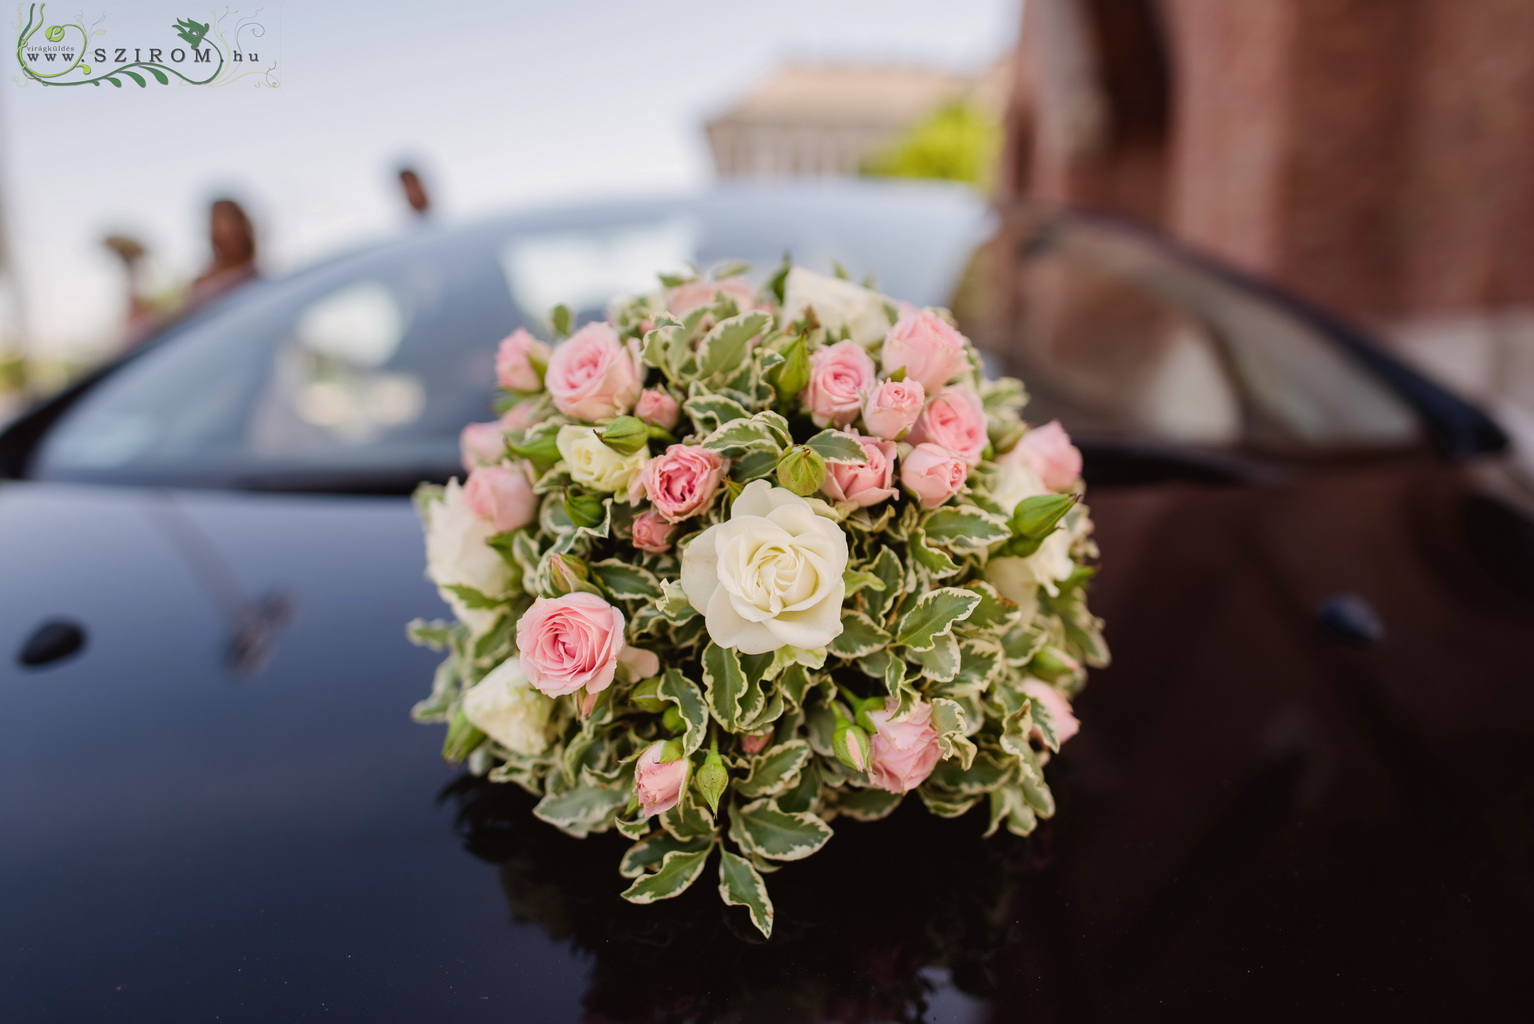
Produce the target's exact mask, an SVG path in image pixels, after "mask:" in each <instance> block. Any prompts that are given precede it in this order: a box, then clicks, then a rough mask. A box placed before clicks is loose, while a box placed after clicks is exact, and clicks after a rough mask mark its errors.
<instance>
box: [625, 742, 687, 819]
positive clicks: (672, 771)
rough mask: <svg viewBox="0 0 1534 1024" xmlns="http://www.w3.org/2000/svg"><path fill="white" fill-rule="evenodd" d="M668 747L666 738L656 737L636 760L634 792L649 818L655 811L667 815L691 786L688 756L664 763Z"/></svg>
mask: <svg viewBox="0 0 1534 1024" xmlns="http://www.w3.org/2000/svg"><path fill="white" fill-rule="evenodd" d="M665 748H666V741H665V740H656V741H655V742H654V743H652V744H650V745H649V746H648V747H646V748H645V752H644V753H643V754H640V755H639V760H638V761H635V762H634V793H635V795H636V796H638V797H639V809H640V810H641V811H643V812H644V816H645V817H646V818H648V817H650V816H651V815H652V814H664V813H665V812H667V811H669V810H671V808H673V807H675V806H676V805H677V801H679V800H681V799H682V790H683V789H685V788H686V787H687V758H685V757H679V758H677V759H676V760H675V761H667V762H666V763H665V764H662V763H661V760H660V759H661V757H662V756H663V754H664V752H665Z"/></svg>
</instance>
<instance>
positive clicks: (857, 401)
mask: <svg viewBox="0 0 1534 1024" xmlns="http://www.w3.org/2000/svg"><path fill="white" fill-rule="evenodd" d="M873 383H874V361H873V359H871V358H870V357H869V355H868V353H867V352H865V351H864V350H863V346H861V345H859V344H858V343H857V342H855V341H838V342H837V343H836V344H835V345H830V346H828V347H826V348H822V349H819V350H817V351H816V352H815V354H814V355H812V356H810V383H809V386H808V387H806V388H805V389H804V394H803V395H801V396H800V400H801V401H803V402H804V406H805V408H806V409H808V410H809V411H810V418H811V419H813V420H814V421H815V425H816V426H817V427H824V426H826V425H827V424H835V425H836V426H838V427H842V426H846V425H847V424H848V423H851V422H852V421H853V420H855V419H857V416H858V413H859V412H861V411H862V408H863V392H865V391H867V390H868V389H869V388H870V387H872V386H873Z"/></svg>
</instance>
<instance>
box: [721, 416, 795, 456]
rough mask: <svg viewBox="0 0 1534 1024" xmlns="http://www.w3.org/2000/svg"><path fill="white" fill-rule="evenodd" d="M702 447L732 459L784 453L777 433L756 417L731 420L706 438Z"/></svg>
mask: <svg viewBox="0 0 1534 1024" xmlns="http://www.w3.org/2000/svg"><path fill="white" fill-rule="evenodd" d="M702 446H703V447H704V448H706V449H707V450H709V451H711V452H718V453H719V454H720V455H723V456H725V457H726V458H731V459H734V458H739V457H740V456H742V455H745V454H746V453H747V452H758V451H759V452H771V453H773V454H774V455H778V454H781V453H782V451H783V445H782V444H781V443H780V442H779V440H778V436H777V433H776V431H774V430H773V429H772V428H771V427H769V426H768V425H767V424H766V423H763V422H762V421H760V420H758V419H757V418H756V417H752V418H751V419H748V420H731V421H730V422H728V423H726V424H724V425H723V426H721V427H720V428H719V429H718V430H715V431H714V432H713V433H711V434H709V435H708V436H707V437H705V438H704V439H703V445H702Z"/></svg>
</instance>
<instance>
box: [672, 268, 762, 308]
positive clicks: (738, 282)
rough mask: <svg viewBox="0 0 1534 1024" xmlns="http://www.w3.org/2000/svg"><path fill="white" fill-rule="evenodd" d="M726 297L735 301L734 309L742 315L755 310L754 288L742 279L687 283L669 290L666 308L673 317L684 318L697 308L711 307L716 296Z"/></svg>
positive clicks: (727, 278)
mask: <svg viewBox="0 0 1534 1024" xmlns="http://www.w3.org/2000/svg"><path fill="white" fill-rule="evenodd" d="M720 295H728V296H729V297H730V298H732V299H734V300H735V308H736V309H737V310H739V311H740V312H742V313H744V312H746V311H748V310H752V309H755V308H756V295H757V292H756V286H755V285H753V284H752V283H751V282H750V281H747V280H746V279H745V278H743V277H726V278H724V279H722V280H719V281H688V282H687V283H686V284H679V285H677V286H676V287H675V288H673V289H671V292H670V294H669V295H668V297H667V300H666V308H667V309H668V310H670V311H671V313H672V314H673V315H674V316H686V315H687V314H688V313H691V312H692V311H693V310H695V309H697V308H698V307H699V306H712V305H713V304H714V301H715V299H716V297H717V296H720Z"/></svg>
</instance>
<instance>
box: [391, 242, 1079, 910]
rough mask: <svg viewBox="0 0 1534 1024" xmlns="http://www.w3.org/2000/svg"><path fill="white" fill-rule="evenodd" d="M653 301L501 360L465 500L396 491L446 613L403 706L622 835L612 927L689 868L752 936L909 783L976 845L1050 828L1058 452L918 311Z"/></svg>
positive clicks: (1008, 395) (1075, 535) (688, 297)
mask: <svg viewBox="0 0 1534 1024" xmlns="http://www.w3.org/2000/svg"><path fill="white" fill-rule="evenodd" d="M743 273H744V268H736V267H731V268H725V269H722V270H720V271H719V272H717V273H716V274H714V275H713V276H712V277H703V276H697V277H691V278H678V277H662V278H661V285H662V287H661V288H660V289H658V290H657V291H656V292H655V293H654V294H650V295H645V296H641V297H638V298H627V299H622V300H619V301H617V302H615V303H614V305H613V307H612V309H611V310H610V312H609V318H608V320H607V321H606V322H602V323H590V324H586V325H585V326H582V327H580V328H579V329H578V330H574V331H573V332H572V331H571V324H570V319H571V318H570V315H569V312H568V311H567V310H564V309H562V308H560V309H556V310H555V311H554V315H553V316H552V318H551V321H552V330H553V334H554V335H555V337H556V338H558V339H562V340H558V341H557V343H555V344H549V343H546V342H543V341H540V340H538V339H537V338H535V337H533V335H531V334H530V333H528V332H527V331H525V330H518V331H517V332H515V333H514V334H512V335H511V336H510V337H508V338H507V339H505V341H503V342H502V343H501V345H500V348H499V350H498V352H497V355H496V374H497V378H498V380H499V383H500V385H501V386H502V388H503V389H504V390H505V393H506V398H505V401H504V406H503V414H502V416H501V418H500V419H499V420H498V421H495V422H491V423H483V424H472V425H470V426H469V427H467V428H465V430H464V432H463V438H462V441H463V445H462V446H463V456H464V465H465V469H466V471H467V478H466V480H465V481H464V483H463V484H461V485H460V484H459V483H458V481H456V480H454V481H451V482H449V483H448V485H447V486H446V487H437V486H431V485H423V486H422V488H421V489H420V490H419V491H418V493H417V502H418V505H419V507H420V511H421V516H422V520H423V522H424V524H425V530H426V555H427V572H428V575H429V577H430V578H431V579H432V581H433V582H434V583H436V585H437V587H438V588H439V590H440V592H441V594H442V596H443V598H444V600H446V602H447V603H448V605H449V606H450V607H451V608H452V610H453V612H454V613H455V615H456V617H457V621H456V622H453V623H448V622H431V623H427V622H420V621H417V622H415V623H412V624H411V627H410V633H411V636H412V638H413V639H414V640H416V641H417V642H418V643H424V644H428V645H432V646H434V647H438V648H440V649H443V650H446V651H447V652H448V656H447V659H446V660H445V661H444V662H443V663H442V665H441V667H440V668H439V669H438V671H437V673H436V677H435V680H434V682H433V685H432V692H431V696H430V697H428V698H427V699H426V700H424V701H422V702H421V703H420V704H419V705H418V706H417V707H416V709H415V715H416V717H417V718H418V719H420V720H422V721H429V722H446V723H447V739H446V742H445V745H444V748H443V753H444V756H445V757H446V758H447V759H448V760H450V761H452V762H455V763H458V762H466V763H467V765H468V767H469V769H470V770H471V771H473V772H475V773H476V774H488V776H489V778H490V780H491V781H496V782H511V783H516V784H517V785H519V786H521V787H523V788H524V789H526V790H528V791H529V792H531V793H532V794H533V795H534V796H536V797H539V798H540V799H539V801H538V803H537V805H536V807H535V809H534V814H536V815H537V816H538V817H539V818H541V819H543V820H544V821H546V822H549V823H550V824H553V825H555V826H557V827H559V828H560V829H562V830H564V831H565V832H567V833H569V834H571V835H574V836H577V837H583V836H586V835H589V834H591V833H594V832H604V831H608V830H612V829H616V830H617V831H619V832H621V833H622V834H623V835H625V836H627V837H628V838H630V839H633V840H635V842H634V845H633V846H632V847H631V848H630V849H629V850H628V852H627V853H626V854H625V855H624V857H623V858H622V861H621V863H620V864H619V870H620V871H621V872H622V874H623V875H624V876H626V877H628V878H630V879H632V884H630V885H629V887H628V889H627V890H626V891H625V892H624V893H623V895H624V896H625V897H627V898H628V899H629V900H631V901H633V902H636V903H649V902H653V901H655V900H660V899H665V898H667V897H671V896H675V895H677V894H678V893H680V892H682V891H684V890H685V889H687V888H688V887H689V886H690V885H692V884H693V883H694V882H695V881H696V880H697V879H698V878H699V877H700V876H701V875H702V873H703V871H704V869H705V867H706V865H707V864H708V862H709V860H710V858H711V857H712V856H713V855H714V853H715V849H716V848H717V849H718V879H719V892H720V895H721V897H722V898H723V899H724V901H725V902H726V903H729V904H734V905H740V906H744V907H745V908H747V910H748V911H749V913H750V916H751V920H752V921H753V923H754V924H755V925H756V926H757V928H759V929H760V930H761V931H762V933H763V934H770V933H771V930H772V921H773V908H772V902H771V900H770V898H769V897H768V894H767V887H766V884H765V882H764V879H763V875H765V874H769V873H771V872H773V871H775V870H777V868H778V867H779V866H780V865H781V864H782V863H783V862H785V861H793V860H800V859H802V858H805V857H808V856H809V855H810V854H812V853H814V852H815V851H817V850H819V849H820V848H821V847H822V846H824V845H825V843H826V842H827V841H828V840H829V839H830V838H831V834H832V833H831V822H833V821H835V820H836V819H837V818H839V817H845V818H849V819H852V820H854V821H871V820H874V819H877V818H881V817H883V816H885V815H887V814H889V813H890V812H891V811H892V810H894V809H895V807H896V806H897V805H898V804H899V803H900V802H901V800H902V799H904V798H905V797H906V795H907V794H910V793H912V792H914V793H915V794H916V796H917V798H919V799H920V800H921V801H922V803H923V804H925V805H926V807H927V808H928V809H930V810H931V811H932V812H933V813H935V814H938V815H942V816H944V817H956V816H958V815H961V814H964V813H965V812H967V811H969V810H970V809H971V808H973V807H975V806H976V805H977V804H980V803H981V802H984V803H985V804H986V806H987V810H988V812H989V829H988V830H987V834H989V833H990V832H994V831H995V830H996V829H998V828H1001V827H1005V828H1006V829H1007V830H1008V831H1010V832H1013V833H1016V834H1019V835H1027V834H1028V833H1029V832H1031V831H1032V830H1033V829H1034V827H1035V826H1036V824H1037V822H1038V819H1039V818H1041V817H1049V816H1050V815H1051V814H1052V813H1053V812H1054V800H1053V797H1052V796H1051V794H1050V790H1049V787H1048V785H1047V784H1046V782H1045V779H1044V769H1045V765H1046V764H1047V763H1048V761H1049V758H1050V755H1051V754H1052V753H1053V752H1055V751H1058V750H1059V748H1060V744H1062V743H1064V742H1065V741H1066V740H1068V739H1069V738H1070V737H1071V736H1072V735H1074V734H1075V732H1076V731H1077V728H1078V723H1077V721H1076V719H1075V717H1074V716H1073V715H1072V713H1071V704H1070V701H1071V698H1072V697H1073V696H1074V695H1075V693H1076V692H1077V691H1078V690H1079V689H1080V687H1081V686H1082V685H1083V683H1084V682H1085V669H1084V668H1083V666H1084V665H1101V664H1104V663H1105V662H1106V660H1107V650H1106V648H1105V646H1104V644H1103V641H1102V634H1101V623H1100V622H1098V620H1096V619H1095V618H1094V617H1093V616H1092V614H1091V612H1090V611H1089V610H1088V609H1087V604H1086V589H1087V584H1088V581H1089V580H1090V579H1091V577H1092V574H1093V572H1094V569H1093V568H1092V566H1091V565H1090V563H1091V562H1092V561H1093V560H1094V559H1095V557H1096V550H1095V546H1094V545H1093V542H1092V540H1091V520H1090V519H1089V517H1088V515H1087V510H1086V507H1085V506H1084V505H1082V504H1081V502H1080V476H1081V456H1080V453H1079V452H1078V451H1077V450H1076V449H1075V447H1073V446H1072V445H1071V443H1070V439H1069V438H1068V437H1067V436H1066V434H1065V432H1064V431H1063V430H1062V429H1061V428H1060V426H1059V425H1058V424H1055V423H1051V424H1048V425H1046V426H1040V427H1033V428H1029V427H1027V426H1026V425H1025V424H1024V423H1023V422H1022V421H1021V419H1020V418H1019V412H1020V410H1021V409H1022V407H1023V405H1024V403H1025V401H1026V393H1025V392H1024V390H1023V387H1022V385H1021V383H1019V382H1018V381H1016V380H1012V379H1010V378H1005V377H1003V378H1000V379H987V378H986V377H985V375H984V374H983V372H982V366H981V361H980V358H979V355H978V353H977V352H976V351H975V349H974V347H973V346H972V345H971V344H970V342H969V341H968V340H967V339H966V338H965V337H964V336H963V335H962V334H960V333H959V331H958V330H957V329H955V327H954V326H953V324H952V323H951V322H950V318H949V317H948V315H947V314H946V313H945V312H944V311H942V310H933V309H925V310H923V309H915V308H911V307H908V306H904V305H902V304H899V303H897V302H895V301H893V300H891V299H889V298H886V297H885V296H883V295H880V294H878V293H877V292H875V291H873V290H871V289H869V288H864V287H860V286H858V285H856V284H854V283H852V282H850V281H846V280H842V279H840V278H831V277H824V276H821V275H818V274H814V273H811V272H809V271H806V270H804V269H802V268H799V267H793V266H788V265H785V266H784V267H783V268H782V270H780V271H779V273H778V274H776V275H775V276H774V277H773V278H772V280H771V281H770V282H769V283H768V284H767V285H766V286H765V287H764V288H762V289H760V290H759V289H757V288H756V287H755V286H754V285H752V284H751V283H750V282H748V281H747V280H746V279H745V278H744V277H743V276H741V275H742V274H743Z"/></svg>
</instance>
